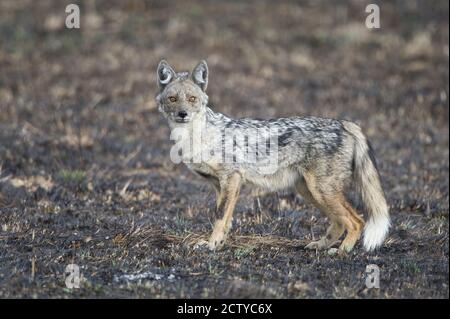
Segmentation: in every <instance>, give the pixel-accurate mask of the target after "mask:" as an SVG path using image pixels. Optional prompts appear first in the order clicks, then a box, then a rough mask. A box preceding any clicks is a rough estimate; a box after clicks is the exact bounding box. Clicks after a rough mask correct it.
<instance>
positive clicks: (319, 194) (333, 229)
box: [296, 174, 345, 250]
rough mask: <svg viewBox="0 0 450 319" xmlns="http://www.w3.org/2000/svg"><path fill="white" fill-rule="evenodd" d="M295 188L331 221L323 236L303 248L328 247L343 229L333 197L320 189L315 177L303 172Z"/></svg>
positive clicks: (337, 238) (335, 240) (340, 234)
mask: <svg viewBox="0 0 450 319" xmlns="http://www.w3.org/2000/svg"><path fill="white" fill-rule="evenodd" d="M296 189H297V191H298V192H299V193H300V195H301V196H302V197H303V198H304V199H305V200H307V201H309V202H310V203H312V204H313V205H314V206H316V207H317V208H318V209H319V210H320V211H321V212H322V213H324V214H325V215H326V216H327V217H328V218H329V219H330V221H331V225H330V226H329V227H328V229H327V232H326V234H325V236H323V237H321V238H320V239H319V240H317V241H312V242H311V243H309V244H308V245H306V246H305V248H306V249H316V250H319V249H327V248H330V247H331V246H333V245H334V244H335V243H336V242H337V241H338V240H339V238H340V237H341V236H342V234H343V233H344V231H345V228H344V224H343V223H342V222H341V220H340V219H339V218H338V217H337V216H336V205H334V202H335V199H334V198H333V197H330V196H327V195H326V194H325V192H323V191H321V190H320V188H319V187H318V184H317V182H316V178H315V177H314V175H312V174H304V175H303V178H302V179H301V180H299V181H298V182H297V184H296ZM338 210H339V208H338Z"/></svg>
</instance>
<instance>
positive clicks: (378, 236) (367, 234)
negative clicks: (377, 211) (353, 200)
mask: <svg viewBox="0 0 450 319" xmlns="http://www.w3.org/2000/svg"><path fill="white" fill-rule="evenodd" d="M390 226H391V222H390V220H389V216H383V217H378V218H377V219H375V220H374V219H373V218H371V219H370V220H369V221H368V222H367V223H366V226H365V228H364V248H365V249H366V250H367V251H372V250H374V249H375V248H377V247H379V246H381V244H383V241H384V239H385V238H386V236H387V233H388V231H389V227H390Z"/></svg>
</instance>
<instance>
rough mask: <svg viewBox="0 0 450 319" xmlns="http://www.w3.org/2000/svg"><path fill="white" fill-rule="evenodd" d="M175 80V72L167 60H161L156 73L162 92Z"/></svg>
mask: <svg viewBox="0 0 450 319" xmlns="http://www.w3.org/2000/svg"><path fill="white" fill-rule="evenodd" d="M173 79H175V71H174V70H173V69H172V68H171V67H170V65H169V63H167V61H166V60H161V61H160V62H159V64H158V70H157V72H156V81H157V82H158V87H159V89H160V90H161V91H162V90H164V88H165V87H166V86H167V84H169V83H170V82H172V81H173Z"/></svg>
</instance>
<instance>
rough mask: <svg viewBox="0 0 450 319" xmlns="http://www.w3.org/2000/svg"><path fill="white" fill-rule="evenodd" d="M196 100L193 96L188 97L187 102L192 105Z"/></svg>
mask: <svg viewBox="0 0 450 319" xmlns="http://www.w3.org/2000/svg"><path fill="white" fill-rule="evenodd" d="M196 99H197V98H196V97H195V96H190V97H189V102H191V103H194V102H195V100H196Z"/></svg>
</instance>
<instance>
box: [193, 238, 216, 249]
mask: <svg viewBox="0 0 450 319" xmlns="http://www.w3.org/2000/svg"><path fill="white" fill-rule="evenodd" d="M222 246H223V240H221V241H219V240H211V239H210V240H209V241H206V240H203V239H202V240H200V241H198V242H197V243H196V244H195V245H194V249H195V250H202V249H208V250H211V251H214V250H217V249H219V248H221V247H222Z"/></svg>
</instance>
